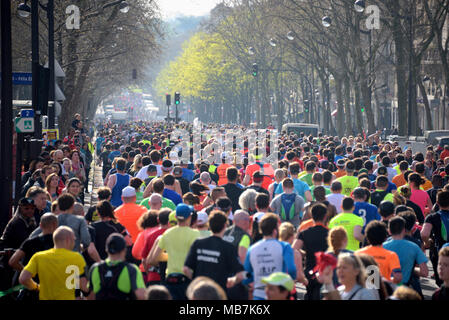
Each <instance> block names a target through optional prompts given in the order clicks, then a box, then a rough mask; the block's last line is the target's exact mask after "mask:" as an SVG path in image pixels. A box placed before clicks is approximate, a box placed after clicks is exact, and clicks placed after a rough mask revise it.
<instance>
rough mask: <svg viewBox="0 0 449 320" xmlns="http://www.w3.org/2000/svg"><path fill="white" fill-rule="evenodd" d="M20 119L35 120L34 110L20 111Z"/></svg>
mask: <svg viewBox="0 0 449 320" xmlns="http://www.w3.org/2000/svg"><path fill="white" fill-rule="evenodd" d="M20 117H21V118H33V117H34V110H33V109H22V110H20Z"/></svg>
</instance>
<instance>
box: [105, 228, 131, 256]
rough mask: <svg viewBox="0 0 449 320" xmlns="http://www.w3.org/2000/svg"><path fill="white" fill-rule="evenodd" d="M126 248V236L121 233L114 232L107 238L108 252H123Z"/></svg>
mask: <svg viewBox="0 0 449 320" xmlns="http://www.w3.org/2000/svg"><path fill="white" fill-rule="evenodd" d="M125 248H126V241H125V238H124V237H123V236H122V235H121V234H120V233H117V232H115V233H112V234H110V235H109V237H108V238H107V239H106V252H107V253H109V254H116V253H119V252H122V251H123V250H124V249H125Z"/></svg>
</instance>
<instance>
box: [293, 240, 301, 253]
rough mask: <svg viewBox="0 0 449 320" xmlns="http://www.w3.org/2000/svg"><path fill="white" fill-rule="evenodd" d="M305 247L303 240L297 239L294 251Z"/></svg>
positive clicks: (294, 242)
mask: <svg viewBox="0 0 449 320" xmlns="http://www.w3.org/2000/svg"><path fill="white" fill-rule="evenodd" d="M303 245H304V242H303V241H302V240H299V239H295V241H293V246H292V247H293V249H295V250H298V251H299V250H301V249H302V246H303Z"/></svg>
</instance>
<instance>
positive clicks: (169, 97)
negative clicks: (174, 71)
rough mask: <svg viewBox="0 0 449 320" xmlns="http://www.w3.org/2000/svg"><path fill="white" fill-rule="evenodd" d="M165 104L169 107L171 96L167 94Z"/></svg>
mask: <svg viewBox="0 0 449 320" xmlns="http://www.w3.org/2000/svg"><path fill="white" fill-rule="evenodd" d="M165 103H166V104H167V106H170V105H171V95H170V94H168V93H166V94H165Z"/></svg>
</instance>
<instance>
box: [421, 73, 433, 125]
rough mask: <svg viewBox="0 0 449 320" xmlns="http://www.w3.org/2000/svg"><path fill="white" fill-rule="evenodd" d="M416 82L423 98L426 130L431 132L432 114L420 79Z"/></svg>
mask: <svg viewBox="0 0 449 320" xmlns="http://www.w3.org/2000/svg"><path fill="white" fill-rule="evenodd" d="M417 82H418V86H419V91H420V92H421V96H422V98H423V103H424V109H425V110H426V120H427V121H426V122H427V125H426V130H433V125H432V113H431V112H430V106H429V99H428V98H427V92H426V88H425V87H424V83H423V82H422V80H421V79H420V78H418V81H417Z"/></svg>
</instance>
